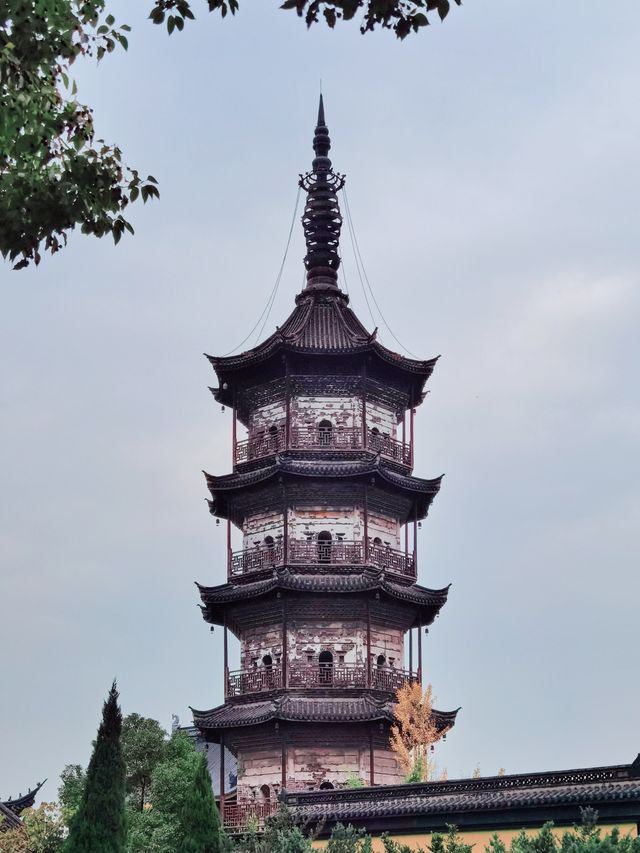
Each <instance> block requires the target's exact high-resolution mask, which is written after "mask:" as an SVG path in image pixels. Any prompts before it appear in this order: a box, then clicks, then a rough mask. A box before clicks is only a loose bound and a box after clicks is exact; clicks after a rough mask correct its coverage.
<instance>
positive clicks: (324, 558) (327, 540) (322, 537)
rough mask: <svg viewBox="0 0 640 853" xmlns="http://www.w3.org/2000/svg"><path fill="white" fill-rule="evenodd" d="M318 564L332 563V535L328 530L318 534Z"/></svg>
mask: <svg viewBox="0 0 640 853" xmlns="http://www.w3.org/2000/svg"><path fill="white" fill-rule="evenodd" d="M318 562H319V563H330V562H331V533H329V531H328V530H322V531H320V533H318Z"/></svg>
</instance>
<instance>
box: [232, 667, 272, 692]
mask: <svg viewBox="0 0 640 853" xmlns="http://www.w3.org/2000/svg"><path fill="white" fill-rule="evenodd" d="M281 687H282V669H281V667H280V666H277V667H275V666H271V667H268V666H262V667H259V668H257V669H248V670H241V669H239V670H235V671H233V672H230V673H229V674H228V676H227V696H244V695H245V694H247V693H263V692H264V691H265V690H279V689H280V688H281Z"/></svg>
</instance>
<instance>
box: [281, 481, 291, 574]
mask: <svg viewBox="0 0 640 853" xmlns="http://www.w3.org/2000/svg"><path fill="white" fill-rule="evenodd" d="M282 547H283V554H284V561H283V564H284V565H285V566H286V565H287V564H288V562H289V507H288V506H287V490H286V487H285V486H284V485H283V486H282Z"/></svg>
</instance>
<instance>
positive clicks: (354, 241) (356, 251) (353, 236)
mask: <svg viewBox="0 0 640 853" xmlns="http://www.w3.org/2000/svg"><path fill="white" fill-rule="evenodd" d="M342 196H343V198H344V207H345V212H346V214H347V225H348V226H349V233H350V235H351V242H352V244H353V251H354V255H356V265H357V261H358V259H359V260H360V267H362V274H363V275H364V280H365V281H366V283H367V287H368V288H369V292H370V294H371V298H372V299H373V302H374V304H375V306H376V308H377V309H378V313H379V314H380V318H381V320H382V322H383V323H384V325H385V327H386V329H387V331H388V332H389V334H390V335H391V337H392V338H393V339H394V341H395V342H396V343H397V344H399V346H401V347H402V349H403V350H404V351H405V352H406V353H407V354H408V355H410V356H411V357H412V358H415V359H417V358H418V356H417V355H415V354H414V353H412V352H411V350H409V349H407V347H406V346H405V345H404V344H403V343H402V341H401V340H400V339H399V338H398V337H397V336H396V335H395V334H394V332H393V330H392V328H391V326H390V325H389V324H388V323H387V320H386V317H385V316H384V314H383V313H382V309H381V308H380V305H379V304H378V300H377V299H376V295H375V293H374V292H373V288H372V287H371V282H370V281H369V276H368V275H367V271H366V269H365V266H364V261H363V260H362V255H361V253H360V246H359V245H358V238H357V237H356V232H355V228H354V226H353V219H352V217H351V208H350V207H349V198H348V196H347V191H346V189H345V188H343V189H342ZM359 272H360V270H359V269H358V273H359ZM363 290H364V285H363ZM365 297H366V292H365ZM367 307H368V308H369V313H370V314H371V319H372V320H373V314H372V313H371V308H370V306H369V301H368V300H367ZM373 322H374V325H375V320H374V321H373Z"/></svg>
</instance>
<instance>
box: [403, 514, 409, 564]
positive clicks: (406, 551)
mask: <svg viewBox="0 0 640 853" xmlns="http://www.w3.org/2000/svg"><path fill="white" fill-rule="evenodd" d="M404 556H405V559H406V558H407V557H408V556H409V516H407V520H406V521H405V523H404Z"/></svg>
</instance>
